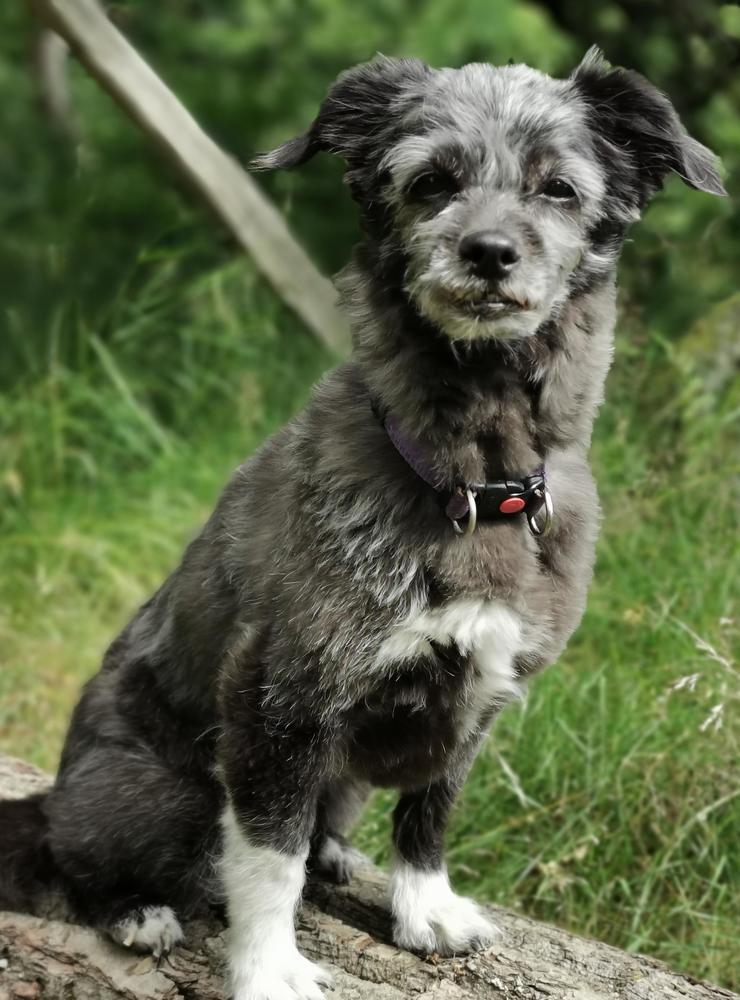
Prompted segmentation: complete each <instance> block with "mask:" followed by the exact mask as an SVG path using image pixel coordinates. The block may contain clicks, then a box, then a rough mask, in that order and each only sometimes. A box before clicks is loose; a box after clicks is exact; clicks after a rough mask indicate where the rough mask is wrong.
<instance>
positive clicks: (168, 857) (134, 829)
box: [46, 743, 221, 956]
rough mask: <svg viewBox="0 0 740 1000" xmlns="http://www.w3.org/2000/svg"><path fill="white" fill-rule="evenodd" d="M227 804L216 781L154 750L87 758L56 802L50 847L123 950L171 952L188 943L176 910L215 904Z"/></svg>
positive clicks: (95, 921) (64, 778) (68, 771)
mask: <svg viewBox="0 0 740 1000" xmlns="http://www.w3.org/2000/svg"><path fill="white" fill-rule="evenodd" d="M220 802H221V796H220V794H219V793H218V791H217V789H216V787H215V785H214V786H213V787H211V786H209V785H208V783H207V782H206V781H205V780H204V781H203V782H202V783H200V782H198V781H195V780H193V779H192V778H191V777H188V776H187V775H185V774H184V773H183V772H179V771H176V770H175V769H174V768H173V767H171V766H169V765H167V764H166V763H165V762H164V761H163V760H161V759H160V758H159V757H157V756H156V755H155V754H154V753H153V752H151V751H149V750H148V749H147V748H145V747H139V748H136V749H133V748H131V749H128V748H122V747H119V746H109V745H106V744H104V743H101V744H99V745H97V746H96V747H95V748H94V749H88V750H87V751H86V752H84V753H83V754H81V755H80V757H79V759H78V760H76V761H75V762H74V763H73V764H70V765H68V766H67V767H66V768H65V769H64V770H63V771H62V773H61V775H60V777H59V779H58V780H57V783H56V785H55V787H54V789H53V790H52V792H51V794H50V796H49V799H48V801H47V803H46V813H47V816H48V819H49V836H48V842H49V847H50V851H51V854H52V857H53V860H54V864H55V867H56V868H57V870H58V872H59V874H60V875H61V877H62V880H63V883H64V885H65V888H66V890H67V892H68V894H69V896H70V899H71V901H72V903H73V904H74V906H75V908H76V909H77V911H78V914H79V916H80V917H81V918H82V919H84V920H85V921H86V922H88V923H89V924H91V925H92V926H95V927H98V928H99V929H100V930H102V931H104V932H106V933H107V934H109V935H110V936H111V937H112V938H113V939H114V940H116V941H118V942H119V943H120V944H123V945H125V946H127V947H130V948H133V949H136V950H140V951H151V952H153V953H154V954H155V955H157V956H159V955H163V954H166V952H168V951H169V950H170V949H171V948H172V947H173V946H174V945H175V944H177V943H178V942H179V941H180V940H182V929H181V927H180V922H179V919H178V916H177V915H176V914H177V913H180V914H182V913H183V912H185V913H187V911H188V910H191V909H193V908H195V907H196V906H197V905H198V903H199V902H205V901H206V897H207V885H206V884H205V883H206V881H207V876H208V870H209V867H210V860H209V853H210V852H212V851H213V850H214V847H215V843H214V842H215V839H216V836H217V823H216V817H217V816H218V812H219V808H220ZM214 881H215V876H214Z"/></svg>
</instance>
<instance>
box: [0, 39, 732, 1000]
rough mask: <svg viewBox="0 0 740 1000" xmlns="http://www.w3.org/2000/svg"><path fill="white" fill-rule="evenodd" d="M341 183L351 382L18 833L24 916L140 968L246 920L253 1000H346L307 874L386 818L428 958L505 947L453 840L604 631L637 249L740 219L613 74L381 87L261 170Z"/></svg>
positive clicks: (685, 144) (290, 443)
mask: <svg viewBox="0 0 740 1000" xmlns="http://www.w3.org/2000/svg"><path fill="white" fill-rule="evenodd" d="M320 151H328V152H331V153H336V154H338V155H340V156H341V157H343V158H344V159H345V160H346V162H347V174H346V178H347V182H348V184H349V186H350V188H351V191H352V194H353V196H354V198H355V199H356V201H357V202H358V204H359V206H360V209H361V213H362V223H363V229H364V238H363V241H362V243H361V244H360V245H359V246H358V247H357V249H356V250H355V252H354V255H353V258H352V261H351V263H350V264H349V265H348V267H347V268H346V269H345V270H344V272H343V273H342V275H341V277H340V289H341V295H342V300H343V303H344V306H345V307H346V309H347V311H348V313H349V315H350V317H351V321H352V327H353V331H354V353H353V357H352V360H351V361H349V362H347V363H346V364H342V365H340V366H339V367H337V368H336V369H335V370H334V371H332V372H330V373H329V374H328V375H327V376H326V378H325V379H324V380H323V381H322V382H321V383H320V385H319V386H318V387H317V388H316V390H315V392H314V394H313V397H312V398H311V400H310V402H309V403H308V405H307V406H306V408H305V409H304V410H303V411H302V412H301V413H300V414H299V415H298V416H297V417H296V418H295V419H294V420H292V421H291V422H290V423H289V424H288V425H287V426H286V427H284V428H283V429H282V430H281V431H279V432H278V433H277V434H275V435H274V436H273V437H272V438H270V440H269V441H267V442H266V444H265V445H264V446H263V447H262V448H261V449H260V450H259V451H258V452H257V454H255V455H254V456H253V457H252V458H251V459H250V460H249V461H247V462H246V463H245V464H244V465H242V466H241V467H240V468H239V469H238V470H237V472H236V474H235V475H234V477H233V479H232V481H231V482H230V484H229V485H228V486H227V487H226V490H225V492H224V494H223V496H222V497H221V499H220V501H219V503H218V506H217V508H216V510H215V512H214V514H213V515H212V517H211V518H210V520H209V521H208V523H207V524H206V526H205V528H204V529H203V531H202V532H201V534H200V535H199V536H198V537H197V538H196V540H195V541H194V542H193V543H192V544H191V545H190V546H189V548H188V549H187V552H186V553H185V556H184V558H183V561H182V564H181V565H180V567H179V569H177V570H176V571H175V572H174V573H173V574H172V576H171V577H170V578H169V579H168V580H167V581H166V582H165V583H164V585H163V586H162V588H161V589H160V590H159V591H158V592H157V593H156V594H155V595H154V597H152V598H151V600H149V601H148V602H147V603H146V604H145V605H144V606H143V607H142V608H141V610H140V611H139V612H138V613H137V614H136V616H135V617H134V619H133V621H132V622H131V623H130V624H129V625H128V626H127V627H126V628H125V629H124V631H123V632H122V634H121V635H120V636H119V637H118V638H117V639H116V640H115V642H114V643H113V644H112V646H111V647H110V649H109V650H108V653H107V655H106V657H105V660H104V663H103V666H102V669H101V671H100V673H99V674H98V675H97V676H96V677H94V678H93V679H92V680H91V681H90V682H89V684H88V685H87V687H86V688H85V691H84V694H83V696H82V699H81V701H80V703H79V705H78V707H77V709H76V711H75V713H74V717H73V720H72V724H71V727H70V731H69V735H68V738H67V742H66V745H65V748H64V752H63V756H62V761H61V767H60V770H59V775H58V778H57V781H56V784H55V786H54V788H53V790H52V791H51V792H50V794H49V795H48V796H47V797H42V798H37V799H34V800H27V801H26V802H23V803H20V804H15V805H10V806H6V807H5V809H4V814H3V817H2V819H3V823H2V827H3V830H4V834H3V841H4V848H3V851H4V855H5V859H6V864H5V865H4V866H3V867H4V876H3V877H4V898H5V901H6V904H7V901H8V900H10V901H11V902H13V903H14V904H15V905H23V904H24V901H27V898H28V896H27V894H28V891H30V890H29V887H28V886H27V885H24V882H23V878H22V873H23V872H25V873H26V875H28V874H29V873H34V874H35V875H36V876H37V877H38V878H39V879H43V878H49V877H56V878H58V879H60V880H61V881H62V882H63V884H64V885H65V886H66V889H67V892H68V893H69V894H70V896H71V897H72V898H73V900H74V901H75V902H76V904H77V906H78V908H79V909H80V911H81V913H82V915H83V916H84V917H85V918H86V919H87V920H89V921H90V922H92V923H94V924H95V925H97V926H100V927H102V928H104V929H106V930H107V931H108V932H109V933H110V934H111V935H112V936H113V937H114V938H116V939H117V940H119V941H121V942H122V943H123V944H125V945H128V946H132V947H135V948H142V949H151V950H153V951H154V952H155V953H156V954H159V953H162V952H163V951H166V950H167V949H169V948H170V947H172V946H173V945H175V944H176V943H177V942H178V941H180V939H181V937H182V932H181V929H180V923H179V920H178V917H180V918H181V917H182V916H183V915H187V913H188V912H189V911H190V910H191V909H192V907H193V906H194V905H196V903H197V902H198V900H201V899H203V898H206V897H208V898H213V897H217V896H218V894H219V891H221V892H222V893H223V897H224V898H225V900H226V904H227V909H228V916H229V921H230V924H231V931H230V941H231V945H230V964H231V975H232V984H233V990H234V995H235V997H236V998H237V1000H296V998H301V1000H318V998H319V997H320V996H321V989H320V986H321V985H322V984H325V983H326V975H325V973H324V972H323V971H322V970H321V969H320V968H318V967H317V966H315V965H314V964H312V963H311V962H309V961H308V960H307V959H306V958H304V957H303V956H302V955H301V954H300V953H299V952H298V950H297V948H296V943H295V934H294V926H293V918H294V911H295V908H296V905H297V902H298V900H299V897H300V895H301V890H302V886H303V882H304V872H305V868H306V862H307V859H308V860H309V864H312V865H313V867H314V868H316V869H318V870H319V871H322V872H324V873H325V874H327V875H328V876H330V877H333V878H335V879H337V880H344V879H346V878H348V877H349V876H350V874H351V870H352V866H353V863H354V860H355V855H354V853H353V852H352V850H351V848H350V847H349V846H348V844H347V842H346V841H345V839H344V834H345V832H346V830H347V828H348V825H349V824H350V822H351V821H352V819H353V818H354V817H355V816H356V814H357V811H358V807H359V806H360V805H361V804H362V802H363V800H364V798H365V795H366V792H367V790H368V789H369V788H370V787H371V786H377V785H381V786H391V787H395V788H397V789H399V792H400V797H399V801H398V805H397V807H396V809H395V812H394V817H393V819H394V843H395V849H396V860H395V864H394V867H393V872H392V876H391V882H390V886H391V906H392V911H393V918H394V928H395V939H396V942H397V943H398V944H399V945H400V946H402V947H406V948H410V949H415V950H420V951H425V952H439V953H442V954H450V953H456V952H465V951H467V950H469V949H474V948H480V947H482V946H485V945H486V944H488V943H489V942H491V941H492V939H493V937H494V934H495V929H494V928H493V927H492V926H491V924H490V923H489V921H488V919H487V917H486V916H485V915H484V913H483V912H482V911H481V909H480V908H479V907H478V906H477V905H476V904H475V903H474V902H472V901H471V900H469V899H464V898H462V897H460V896H458V895H457V894H456V893H455V892H454V891H453V889H452V888H451V886H450V883H449V881H448V877H447V874H446V870H445V865H444V860H443V854H442V842H443V835H444V829H445V823H446V820H447V816H448V812H449V810H450V807H451V806H452V803H453V801H454V799H455V796H456V795H457V792H458V790H459V789H460V786H461V785H462V783H463V781H464V780H465V776H466V773H467V771H468V769H469V767H470V764H471V762H472V760H473V758H474V757H475V754H476V751H477V750H478V748H479V746H480V744H481V741H482V740H483V738H484V736H485V734H486V732H487V730H488V728H489V726H490V723H491V721H492V719H493V717H494V716H495V714H496V713H497V711H498V710H499V709H500V708H501V707H502V706H503V705H504V704H505V703H506V702H507V701H508V700H509V699H511V698H512V697H515V696H516V695H517V693H518V692H519V691H520V689H521V687H522V685H523V684H524V683H525V681H526V679H527V678H528V677H529V676H530V675H531V674H533V673H535V672H536V671H538V670H540V669H541V668H543V667H544V666H546V665H547V664H549V663H552V662H553V661H554V660H555V659H556V658H557V656H558V655H559V654H560V652H561V651H562V649H563V647H564V646H565V643H566V642H567V640H568V637H569V636H570V635H571V633H572V632H573V630H574V628H575V627H576V625H577V624H578V621H579V619H580V617H581V614H582V612H583V608H584V603H585V599H586V590H587V587H588V584H589V579H590V576H591V569H592V563H593V553H594V541H595V538H596V533H597V527H598V520H599V508H598V502H597V497H596V491H595V488H594V483H593V480H592V478H591V475H590V473H589V468H588V460H587V452H588V447H589V440H590V436H591V428H592V424H593V420H594V416H595V413H596V410H597V408H598V406H599V403H600V400H601V397H602V388H603V383H604V378H605V375H606V371H607V368H608V366H609V362H610V359H611V355H612V328H613V325H614V298H615V271H616V265H617V258H618V255H619V251H620V247H621V244H622V241H623V238H624V235H625V232H626V230H627V227H628V226H629V225H630V223H632V222H634V221H635V220H636V219H637V218H638V217H639V215H640V212H641V210H642V209H643V208H644V206H645V205H646V203H647V201H648V200H649V198H650V197H651V196H652V195H653V194H654V193H655V192H656V191H658V189H659V188H660V186H661V183H662V181H663V179H664V178H665V176H666V175H667V174H669V173H670V172H671V171H673V172H674V173H676V174H678V175H679V176H680V177H681V178H682V179H683V180H684V181H685V182H686V183H687V184H689V185H691V186H692V187H695V188H698V189H700V190H703V191H708V192H710V193H713V194H721V193H723V189H722V184H721V181H720V179H719V176H718V174H717V171H716V169H715V165H714V158H713V156H712V154H711V153H710V152H709V151H708V150H707V149H705V148H704V147H703V146H701V145H700V144H699V143H698V142H696V141H695V140H694V139H692V138H690V137H689V135H688V134H687V133H686V131H685V129H684V128H683V127H682V125H681V123H680V122H679V120H678V117H677V116H676V113H675V111H674V110H673V108H672V106H671V104H670V103H669V101H668V100H667V98H666V97H665V96H664V95H663V94H661V93H660V92H659V91H657V90H656V89H655V88H654V87H652V86H651V85H650V84H649V83H648V82H647V81H646V80H645V79H643V78H642V77H640V76H639V75H637V74H636V73H632V72H628V71H625V70H622V69H611V68H610V67H608V66H607V65H606V64H605V63H604V62H603V60H602V58H601V56H600V54H599V53H598V52H597V51H591V52H590V53H589V54H588V55H587V56H586V58H585V60H584V61H583V62H582V63H581V65H580V66H579V67H578V68H577V69H576V70H575V71H574V73H573V74H572V75H571V76H570V77H569V78H568V79H566V80H555V79H552V78H550V77H548V76H545V75H543V74H542V73H539V72H537V71H535V70H533V69H529V68H527V67H526V66H522V65H511V66H505V67H494V66H490V65H484V64H476V65H469V66H464V67H463V68H462V69H459V70H452V69H442V70H434V69H430V68H429V67H428V66H426V65H425V64H424V63H422V62H418V61H416V60H405V59H402V60H396V59H386V58H378V59H376V60H374V61H372V62H370V63H367V64H366V65H362V66H358V67H356V68H355V69H352V70H350V71H349V72H347V73H345V74H344V75H342V76H341V77H340V78H339V80H338V81H337V82H336V83H335V84H334V86H333V87H332V88H331V90H330V91H329V94H328V96H327V98H326V100H325V101H324V103H323V104H322V106H321V108H320V110H319V113H318V116H317V117H316V120H315V121H314V122H313V124H312V125H311V126H310V128H309V129H308V131H307V132H305V133H304V134H303V135H301V136H299V137H297V138H295V139H292V140H290V141H289V142H286V143H285V144H284V145H283V146H281V147H279V148H278V149H276V150H275V151H274V152H271V153H268V154H266V155H264V156H262V157H260V158H259V161H258V165H259V166H260V167H262V168H291V167H296V166H298V165H300V164H301V163H304V162H305V161H306V160H308V159H309V158H310V157H312V156H313V155H314V154H316V153H318V152H320ZM553 507H554V512H553ZM550 525H551V530H549V532H546V529H547V528H548V527H550ZM219 817H220V821H219ZM309 855H310V858H309ZM214 856H217V857H218V858H219V859H220V861H219V863H218V865H217V866H215V868H214V865H213V864H212V859H213V857H214Z"/></svg>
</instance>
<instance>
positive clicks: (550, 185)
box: [542, 177, 576, 201]
mask: <svg viewBox="0 0 740 1000" xmlns="http://www.w3.org/2000/svg"><path fill="white" fill-rule="evenodd" d="M542 194H544V195H545V197H547V198H555V199H556V200H557V201H571V200H572V199H573V198H575V197H576V192H575V190H574V189H573V188H572V187H571V186H570V184H569V183H568V182H567V181H564V180H562V179H561V178H560V177H553V178H552V179H551V180H549V181H548V182H547V183H546V184H545V186H544V187H543V188H542Z"/></svg>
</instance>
